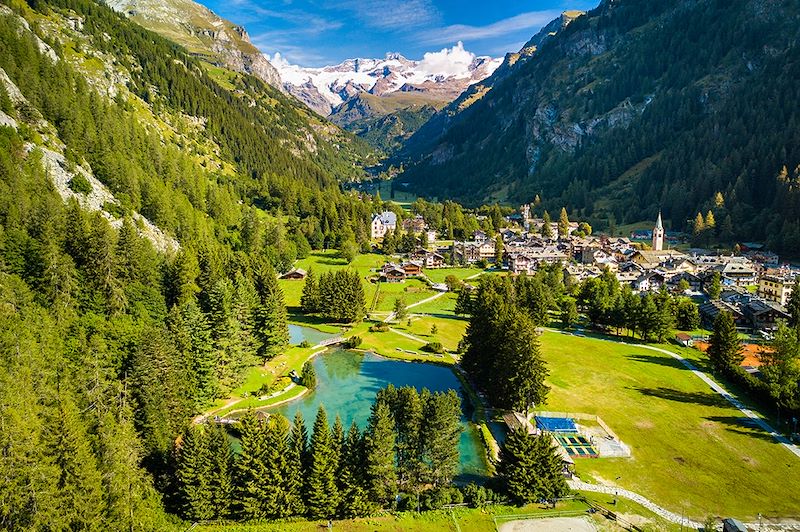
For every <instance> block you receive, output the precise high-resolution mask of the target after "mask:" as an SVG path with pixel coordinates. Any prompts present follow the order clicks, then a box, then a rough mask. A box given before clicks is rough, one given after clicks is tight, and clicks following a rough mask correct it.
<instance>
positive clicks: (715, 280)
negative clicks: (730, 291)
mask: <svg viewBox="0 0 800 532" xmlns="http://www.w3.org/2000/svg"><path fill="white" fill-rule="evenodd" d="M706 292H708V297H710V298H711V299H719V296H720V294H722V282H721V279H720V275H719V272H714V273H713V274H712V276H711V284H710V285H709V286H708V288H707V289H706Z"/></svg>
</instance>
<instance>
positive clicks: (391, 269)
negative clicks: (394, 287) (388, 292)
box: [380, 262, 406, 283]
mask: <svg viewBox="0 0 800 532" xmlns="http://www.w3.org/2000/svg"><path fill="white" fill-rule="evenodd" d="M380 279H381V281H383V282H386V283H402V282H404V281H405V280H406V272H405V270H404V269H403V268H402V267H401V266H398V265H397V264H393V263H391V262H389V263H387V264H384V265H383V269H381V275H380Z"/></svg>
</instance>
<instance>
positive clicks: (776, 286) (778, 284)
mask: <svg viewBox="0 0 800 532" xmlns="http://www.w3.org/2000/svg"><path fill="white" fill-rule="evenodd" d="M793 287H794V279H791V278H790V277H788V276H781V275H765V276H763V277H762V278H761V279H759V281H758V295H759V296H761V297H763V298H764V299H766V300H767V301H773V302H775V303H777V304H779V305H783V306H786V303H788V302H789V296H791V295H792V288H793Z"/></svg>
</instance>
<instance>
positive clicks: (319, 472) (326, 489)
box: [305, 406, 339, 518]
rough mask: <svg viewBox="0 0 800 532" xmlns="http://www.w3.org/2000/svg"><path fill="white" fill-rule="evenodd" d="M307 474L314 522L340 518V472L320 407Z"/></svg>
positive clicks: (326, 419)
mask: <svg viewBox="0 0 800 532" xmlns="http://www.w3.org/2000/svg"><path fill="white" fill-rule="evenodd" d="M308 457H309V459H308V469H307V471H306V497H305V502H306V508H307V511H308V515H309V516H310V517H312V518H330V517H333V516H334V515H335V514H336V509H337V507H338V505H339V493H338V489H337V486H336V472H337V470H338V468H339V464H338V463H337V460H336V458H337V456H336V451H335V449H334V448H333V441H332V439H331V431H330V427H329V425H328V416H327V414H326V413H325V409H324V408H323V407H322V406H320V407H319V410H318V411H317V418H316V420H315V421H314V430H313V432H312V434H311V443H310V446H309V452H308Z"/></svg>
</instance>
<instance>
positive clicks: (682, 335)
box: [675, 333, 692, 342]
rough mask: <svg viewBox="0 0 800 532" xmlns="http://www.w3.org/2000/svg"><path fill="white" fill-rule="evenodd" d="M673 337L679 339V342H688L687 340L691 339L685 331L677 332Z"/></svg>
mask: <svg viewBox="0 0 800 532" xmlns="http://www.w3.org/2000/svg"><path fill="white" fill-rule="evenodd" d="M675 338H676V339H678V340H680V341H681V342H688V341H689V340H691V339H692V337H691V336H689V335H688V334H686V333H678V334H676V335H675Z"/></svg>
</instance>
